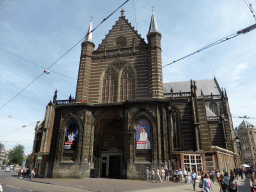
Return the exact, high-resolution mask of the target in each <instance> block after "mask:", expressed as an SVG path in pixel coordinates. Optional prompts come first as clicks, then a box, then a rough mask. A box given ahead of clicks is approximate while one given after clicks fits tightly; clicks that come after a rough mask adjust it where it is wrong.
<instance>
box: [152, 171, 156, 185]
mask: <svg viewBox="0 0 256 192" xmlns="http://www.w3.org/2000/svg"><path fill="white" fill-rule="evenodd" d="M151 174H152V182H156V181H155V170H154V168H153V169H152V171H151Z"/></svg>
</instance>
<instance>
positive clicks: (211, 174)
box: [209, 171, 214, 185]
mask: <svg viewBox="0 0 256 192" xmlns="http://www.w3.org/2000/svg"><path fill="white" fill-rule="evenodd" d="M209 173H210V179H211V181H212V185H214V178H213V177H214V175H213V172H212V171H210V172H209Z"/></svg>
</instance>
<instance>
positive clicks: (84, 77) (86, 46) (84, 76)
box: [76, 21, 95, 103]
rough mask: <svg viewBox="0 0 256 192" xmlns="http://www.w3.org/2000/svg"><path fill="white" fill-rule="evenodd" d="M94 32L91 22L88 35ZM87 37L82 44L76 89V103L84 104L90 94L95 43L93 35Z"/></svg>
mask: <svg viewBox="0 0 256 192" xmlns="http://www.w3.org/2000/svg"><path fill="white" fill-rule="evenodd" d="M91 31H92V21H91V22H90V25H89V29H88V33H90V32H91ZM88 33H87V35H86V37H85V39H84V41H83V42H82V50H81V56H80V65H79V72H78V78H77V87H76V102H78V103H80V102H82V103H84V102H86V101H87V98H88V94H89V82H90V73H91V64H92V55H93V52H94V47H95V45H94V41H93V34H92V33H90V34H89V35H88Z"/></svg>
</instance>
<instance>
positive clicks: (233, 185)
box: [228, 175, 238, 192]
mask: <svg viewBox="0 0 256 192" xmlns="http://www.w3.org/2000/svg"><path fill="white" fill-rule="evenodd" d="M228 188H229V192H238V185H237V182H236V181H235V177H234V175H232V176H231V177H230V181H229V187H228Z"/></svg>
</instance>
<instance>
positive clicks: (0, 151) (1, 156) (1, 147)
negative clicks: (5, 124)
mask: <svg viewBox="0 0 256 192" xmlns="http://www.w3.org/2000/svg"><path fill="white" fill-rule="evenodd" d="M0 159H2V160H4V159H6V156H5V147H4V144H2V143H0Z"/></svg>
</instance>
